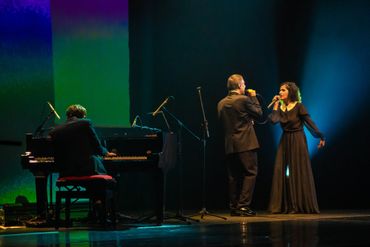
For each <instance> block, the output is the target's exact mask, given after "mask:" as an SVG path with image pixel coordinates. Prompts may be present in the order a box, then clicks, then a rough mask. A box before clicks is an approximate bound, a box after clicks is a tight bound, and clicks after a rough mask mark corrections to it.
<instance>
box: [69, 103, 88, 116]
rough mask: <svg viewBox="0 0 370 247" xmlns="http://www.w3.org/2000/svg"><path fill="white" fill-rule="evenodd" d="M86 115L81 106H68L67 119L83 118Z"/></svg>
mask: <svg viewBox="0 0 370 247" xmlns="http://www.w3.org/2000/svg"><path fill="white" fill-rule="evenodd" d="M86 113H87V112H86V109H85V107H83V106H82V105H70V106H68V108H67V111H66V115H67V118H71V117H77V118H84V117H86Z"/></svg>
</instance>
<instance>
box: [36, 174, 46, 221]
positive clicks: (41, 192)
mask: <svg viewBox="0 0 370 247" xmlns="http://www.w3.org/2000/svg"><path fill="white" fill-rule="evenodd" d="M34 175H35V185H36V206H37V215H38V216H39V217H41V218H44V219H46V218H47V205H48V196H47V178H48V174H44V173H40V174H34Z"/></svg>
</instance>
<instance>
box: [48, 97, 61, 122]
mask: <svg viewBox="0 0 370 247" xmlns="http://www.w3.org/2000/svg"><path fill="white" fill-rule="evenodd" d="M47 103H48V105H49V107H50V110H51V111H52V112H53V113H54V115H55V116H56V117H57V118H58V119H60V117H59V114H58V113H57V111H56V110H55V109H54V107H53V105H52V104H51V103H50V102H49V101H47Z"/></svg>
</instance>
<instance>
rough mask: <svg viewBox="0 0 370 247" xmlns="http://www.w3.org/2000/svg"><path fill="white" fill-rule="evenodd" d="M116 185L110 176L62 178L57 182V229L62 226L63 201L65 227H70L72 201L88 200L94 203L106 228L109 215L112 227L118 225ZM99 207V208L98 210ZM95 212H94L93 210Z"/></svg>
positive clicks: (99, 218)
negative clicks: (63, 203)
mask: <svg viewBox="0 0 370 247" xmlns="http://www.w3.org/2000/svg"><path fill="white" fill-rule="evenodd" d="M115 185H116V181H115V180H114V178H112V177H111V176H109V175H92V176H73V177H61V178H59V179H58V180H57V182H56V186H57V187H58V191H57V192H56V205H55V229H58V228H59V226H60V211H61V204H62V199H64V200H65V226H66V227H69V226H70V225H71V222H70V208H71V199H72V198H73V199H81V198H86V199H89V200H90V204H91V203H93V207H94V206H95V207H96V208H95V209H96V210H98V211H99V212H97V213H98V214H97V215H98V220H99V221H100V223H101V224H102V225H103V226H104V227H106V226H107V220H108V217H107V216H108V214H109V216H110V217H109V218H110V220H111V223H112V226H113V227H115V224H116V211H115V193H114V192H115ZM98 206H99V208H97V207H98ZM93 211H94V210H93Z"/></svg>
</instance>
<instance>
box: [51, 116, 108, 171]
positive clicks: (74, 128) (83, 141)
mask: <svg viewBox="0 0 370 247" xmlns="http://www.w3.org/2000/svg"><path fill="white" fill-rule="evenodd" d="M49 135H50V136H51V140H52V143H53V147H54V155H55V162H56V165H57V168H58V170H59V176H60V177H65V176H86V175H94V174H106V170H105V168H104V166H103V164H102V160H101V158H100V157H99V155H105V154H106V153H107V150H106V149H105V148H104V147H103V146H102V145H101V143H100V141H99V138H98V136H97V135H96V132H95V130H94V128H93V127H92V124H91V121H90V120H88V119H79V118H76V117H73V118H71V119H69V120H68V121H67V122H66V123H64V124H62V125H59V126H57V127H55V128H54V129H53V130H52V131H51V132H50V133H49Z"/></svg>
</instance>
